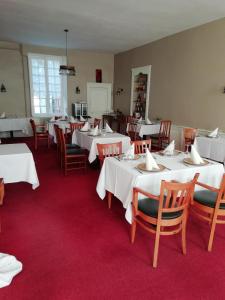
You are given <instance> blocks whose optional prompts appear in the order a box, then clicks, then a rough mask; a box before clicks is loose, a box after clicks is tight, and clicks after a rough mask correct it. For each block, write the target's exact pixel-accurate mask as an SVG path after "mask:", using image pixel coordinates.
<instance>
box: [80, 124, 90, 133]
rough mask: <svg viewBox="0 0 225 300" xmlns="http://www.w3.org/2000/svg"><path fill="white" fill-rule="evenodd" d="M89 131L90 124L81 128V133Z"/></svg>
mask: <svg viewBox="0 0 225 300" xmlns="http://www.w3.org/2000/svg"><path fill="white" fill-rule="evenodd" d="M88 129H89V124H88V122H85V124H84V126H83V127H82V128H81V131H88Z"/></svg>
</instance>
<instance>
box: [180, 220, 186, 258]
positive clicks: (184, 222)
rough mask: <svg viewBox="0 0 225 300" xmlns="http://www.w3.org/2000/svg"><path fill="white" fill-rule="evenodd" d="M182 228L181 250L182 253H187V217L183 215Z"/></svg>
mask: <svg viewBox="0 0 225 300" xmlns="http://www.w3.org/2000/svg"><path fill="white" fill-rule="evenodd" d="M181 226H182V230H181V238H182V252H183V254H184V255H186V253H187V247H186V227H187V218H186V217H185V219H184V221H183V222H182V225H181Z"/></svg>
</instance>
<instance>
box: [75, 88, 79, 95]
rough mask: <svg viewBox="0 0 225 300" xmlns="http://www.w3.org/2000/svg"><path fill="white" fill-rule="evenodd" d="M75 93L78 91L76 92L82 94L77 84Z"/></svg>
mask: <svg viewBox="0 0 225 300" xmlns="http://www.w3.org/2000/svg"><path fill="white" fill-rule="evenodd" d="M75 93H76V94H80V88H79V86H76V90H75Z"/></svg>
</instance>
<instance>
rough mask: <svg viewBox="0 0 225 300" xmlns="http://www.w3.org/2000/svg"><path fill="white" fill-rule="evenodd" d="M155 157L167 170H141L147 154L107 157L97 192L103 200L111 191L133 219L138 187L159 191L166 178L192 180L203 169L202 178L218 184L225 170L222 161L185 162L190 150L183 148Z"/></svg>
mask: <svg viewBox="0 0 225 300" xmlns="http://www.w3.org/2000/svg"><path fill="white" fill-rule="evenodd" d="M153 157H154V158H155V160H156V162H157V164H161V165H162V166H164V170H162V171H159V172H149V171H143V170H140V169H139V167H138V165H140V164H143V163H145V154H142V155H140V156H138V159H135V160H127V159H121V158H120V157H109V158H105V160H104V163H103V166H102V169H101V172H100V175H99V178H98V182H97V186H96V191H97V194H98V195H99V197H100V199H102V200H103V199H104V198H105V196H106V193H107V191H109V192H111V193H112V194H113V195H114V196H115V197H116V198H118V199H119V200H120V201H121V202H122V205H123V207H124V208H125V218H126V220H127V221H128V222H129V223H131V222H132V209H131V203H132V193H133V188H134V187H139V188H141V189H143V190H145V191H147V192H150V193H152V194H155V195H159V194H160V185H161V181H162V180H166V181H171V180H177V181H179V182H187V181H191V180H192V179H193V177H194V175H195V174H196V173H200V176H199V181H200V182H203V183H205V184H208V185H211V186H214V187H216V188H218V187H219V185H220V182H221V179H222V176H223V173H224V167H223V165H222V164H221V163H217V162H213V161H207V162H206V165H203V166H199V165H191V164H187V163H184V159H187V158H188V157H189V154H186V153H183V152H179V154H177V155H174V156H163V155H161V154H159V153H153ZM197 189H201V187H198V188H197Z"/></svg>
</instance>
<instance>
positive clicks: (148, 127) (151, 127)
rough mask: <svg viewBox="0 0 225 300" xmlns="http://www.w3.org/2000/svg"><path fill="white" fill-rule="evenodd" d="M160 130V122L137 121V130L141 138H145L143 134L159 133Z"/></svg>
mask: <svg viewBox="0 0 225 300" xmlns="http://www.w3.org/2000/svg"><path fill="white" fill-rule="evenodd" d="M159 130H160V123H154V124H141V123H140V124H139V123H137V132H138V135H139V136H140V137H141V138H143V136H145V135H150V134H156V133H159ZM127 131H128V125H127Z"/></svg>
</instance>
